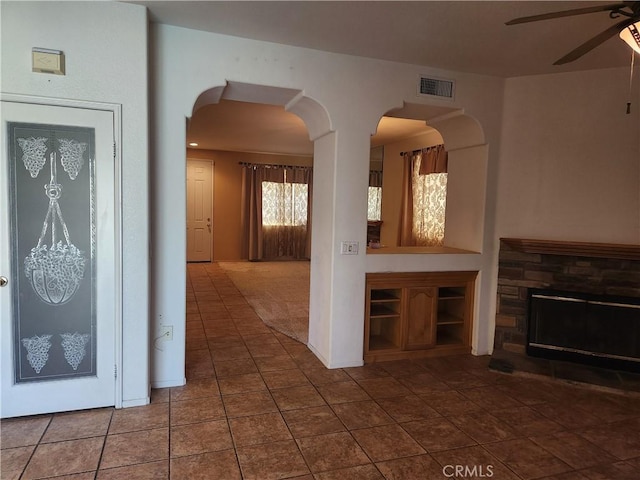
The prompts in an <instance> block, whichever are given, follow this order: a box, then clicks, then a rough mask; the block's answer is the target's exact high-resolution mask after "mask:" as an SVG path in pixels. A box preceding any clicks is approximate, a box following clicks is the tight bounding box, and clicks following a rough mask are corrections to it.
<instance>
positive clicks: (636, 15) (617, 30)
mask: <svg viewBox="0 0 640 480" xmlns="http://www.w3.org/2000/svg"><path fill="white" fill-rule="evenodd" d="M597 12H609V17H610V18H614V19H615V18H619V17H626V18H624V19H623V20H621V21H620V22H618V23H616V24H615V25H611V26H610V27H609V28H607V29H606V30H605V31H603V32H601V33H600V34H598V35H596V36H595V37H593V38H591V39H589V40H587V41H586V42H584V43H583V44H582V45H580V46H579V47H577V48H575V49H574V50H572V51H571V52H569V53H568V54H566V55H565V56H564V57H562V58H561V59H559V60H557V61H556V62H554V65H562V64H565V63H569V62H573V61H574V60H577V59H578V58H580V57H582V56H583V55H584V54H586V53H588V52H590V51H591V50H593V49H594V48H596V47H597V46H598V45H600V44H601V43H604V42H605V41H606V40H609V38H611V37H613V36H614V35H616V34H618V35H620V38H622V39H623V40H624V41H625V42H627V43H628V44H629V46H630V47H631V48H633V49H634V50H635V51H636V52H638V53H640V1H636V2H619V3H609V4H605V5H596V6H593V7H586V8H574V9H571V10H563V11H560V12H551V13H545V14H542V15H533V16H530V17H520V18H515V19H513V20H510V21H508V22H506V24H505V25H517V24H520V23H529V22H538V21H540V20H549V19H552V18H560V17H572V16H574V15H584V14H587V13H597Z"/></svg>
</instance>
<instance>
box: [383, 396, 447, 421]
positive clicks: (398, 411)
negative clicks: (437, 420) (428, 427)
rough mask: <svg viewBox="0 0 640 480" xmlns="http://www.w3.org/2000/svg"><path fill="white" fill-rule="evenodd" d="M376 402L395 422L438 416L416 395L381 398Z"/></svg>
mask: <svg viewBox="0 0 640 480" xmlns="http://www.w3.org/2000/svg"><path fill="white" fill-rule="evenodd" d="M377 402H378V405H380V406H381V407H382V408H384V410H385V411H386V412H387V413H388V414H389V415H391V416H392V417H393V419H394V420H395V421H396V422H410V421H413V420H424V419H427V418H434V417H439V416H440V414H439V413H438V412H436V411H435V410H434V409H433V408H431V407H430V406H429V405H427V404H426V403H425V402H423V401H422V399H420V397H418V396H417V395H409V396H406V397H393V398H381V399H378V401H377Z"/></svg>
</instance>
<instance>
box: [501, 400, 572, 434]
mask: <svg viewBox="0 0 640 480" xmlns="http://www.w3.org/2000/svg"><path fill="white" fill-rule="evenodd" d="M493 416H494V417H496V418H498V419H499V420H502V421H503V422H504V423H506V424H507V425H509V426H510V427H512V428H514V429H516V430H517V432H518V433H519V434H521V435H523V436H525V437H532V436H536V435H546V434H549V433H555V432H559V431H562V430H564V427H563V426H562V425H560V424H559V423H557V422H554V421H553V420H550V419H548V418H547V417H545V416H544V415H542V414H541V413H538V412H536V411H535V410H533V409H532V408H530V407H516V408H508V409H506V410H496V411H494V412H493Z"/></svg>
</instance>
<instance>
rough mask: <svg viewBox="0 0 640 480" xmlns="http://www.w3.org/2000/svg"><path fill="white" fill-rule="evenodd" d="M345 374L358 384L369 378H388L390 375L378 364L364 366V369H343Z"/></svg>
mask: <svg viewBox="0 0 640 480" xmlns="http://www.w3.org/2000/svg"><path fill="white" fill-rule="evenodd" d="M342 370H344V372H345V373H346V374H347V375H349V376H350V377H351V378H353V379H354V380H355V381H356V382H358V381H360V380H365V379H367V378H381V377H388V376H389V373H388V372H387V371H386V370H385V369H383V368H382V367H381V366H380V365H378V364H370V365H364V366H362V367H349V368H343V369H342Z"/></svg>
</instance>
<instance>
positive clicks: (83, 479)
mask: <svg viewBox="0 0 640 480" xmlns="http://www.w3.org/2000/svg"><path fill="white" fill-rule="evenodd" d="M95 477H96V472H83V473H72V474H71V475H60V476H57V477H47V478H50V479H51V480H53V479H54V478H55V480H94V479H95Z"/></svg>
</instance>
